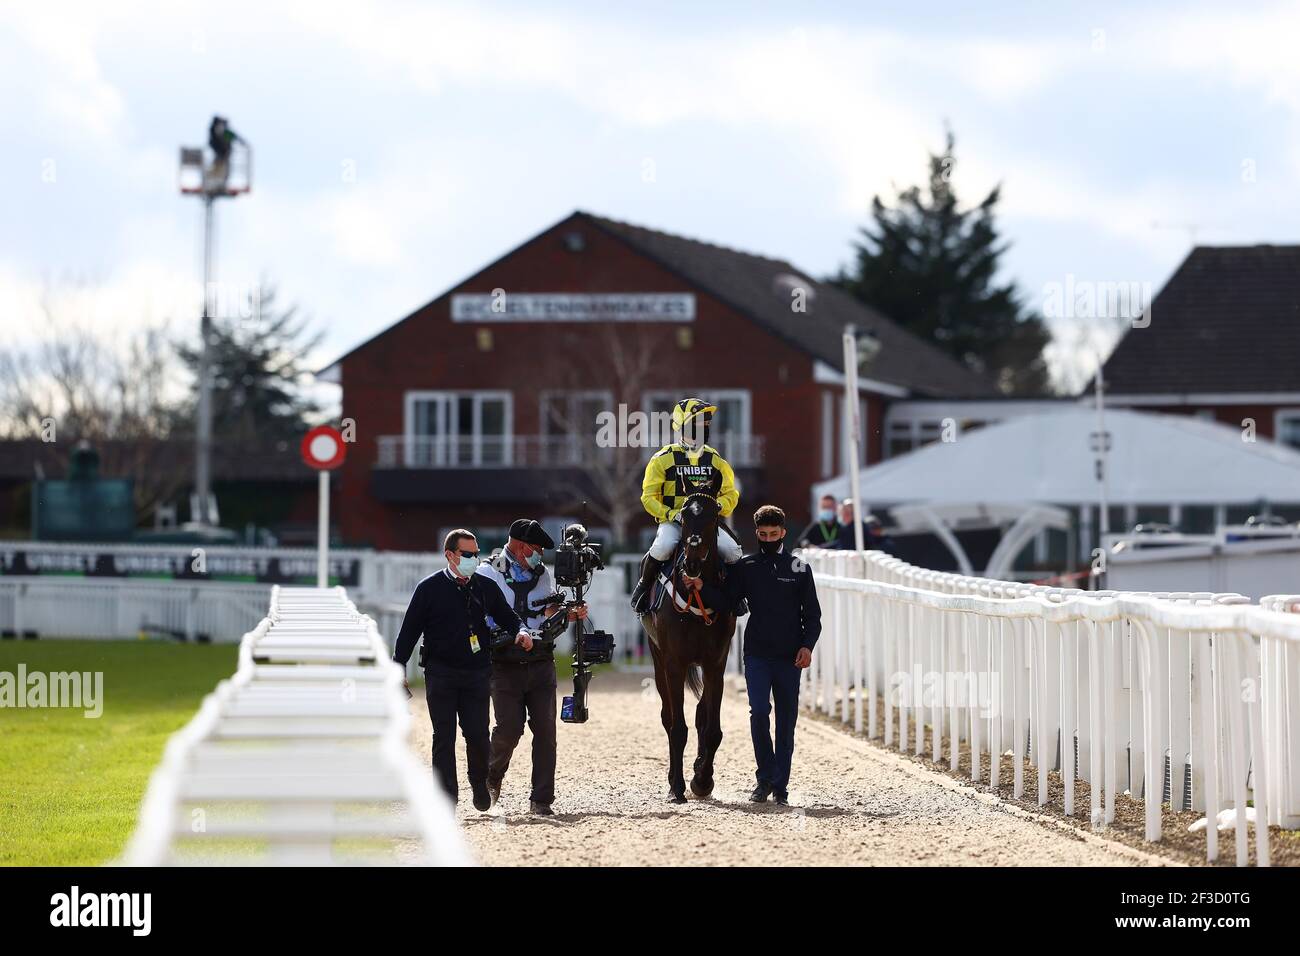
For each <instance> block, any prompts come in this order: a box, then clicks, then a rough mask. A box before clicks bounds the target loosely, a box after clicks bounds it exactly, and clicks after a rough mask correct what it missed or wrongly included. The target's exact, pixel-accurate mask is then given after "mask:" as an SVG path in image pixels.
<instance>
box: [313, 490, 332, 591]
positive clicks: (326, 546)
mask: <svg viewBox="0 0 1300 956" xmlns="http://www.w3.org/2000/svg"><path fill="white" fill-rule="evenodd" d="M318 474H319V475H320V478H319V479H318V482H319V483H318V485H317V495H318V497H319V498H320V503H319V507H318V509H317V511H318V514H319V521H318V522H317V525H316V587H318V588H323V587H328V586H329V555H330V473H329V472H328V471H326V470H325V469H324V468H322V469H321V470H320V471H319V472H318Z"/></svg>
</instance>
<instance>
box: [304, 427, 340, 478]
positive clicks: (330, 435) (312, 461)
mask: <svg viewBox="0 0 1300 956" xmlns="http://www.w3.org/2000/svg"><path fill="white" fill-rule="evenodd" d="M347 453H348V447H347V445H345V444H344V443H343V436H342V435H341V434H340V433H339V430H338V429H337V428H333V427H331V426H329V425H318V426H316V427H315V428H313V429H312V430H311V431H309V432H308V433H307V434H306V435H304V436H303V438H302V460H303V461H305V462H306V463H307V464H308V465H310V466H311V467H312V468H315V469H316V470H317V471H329V470H331V469H333V468H337V467H338V466H339V465H341V464H343V459H344V458H345V457H346V456H347Z"/></svg>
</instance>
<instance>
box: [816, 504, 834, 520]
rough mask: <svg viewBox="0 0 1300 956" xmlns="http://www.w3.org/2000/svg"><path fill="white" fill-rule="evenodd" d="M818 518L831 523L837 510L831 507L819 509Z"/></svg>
mask: <svg viewBox="0 0 1300 956" xmlns="http://www.w3.org/2000/svg"><path fill="white" fill-rule="evenodd" d="M817 518H818V520H819V521H821V522H822V523H823V524H830V523H831V522H832V521H834V520H835V511H834V510H833V509H830V508H828V509H826V510H825V511H819V512H817Z"/></svg>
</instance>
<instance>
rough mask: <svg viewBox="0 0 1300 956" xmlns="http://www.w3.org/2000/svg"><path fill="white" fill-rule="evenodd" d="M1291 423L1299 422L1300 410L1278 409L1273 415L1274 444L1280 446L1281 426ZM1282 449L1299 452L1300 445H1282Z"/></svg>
mask: <svg viewBox="0 0 1300 956" xmlns="http://www.w3.org/2000/svg"><path fill="white" fill-rule="evenodd" d="M1291 421H1300V408H1279V409H1278V410H1277V411H1275V412H1274V413H1273V441H1274V443H1275V444H1278V445H1282V424H1283V422H1291ZM1283 447H1284V448H1294V449H1296V451H1300V445H1283Z"/></svg>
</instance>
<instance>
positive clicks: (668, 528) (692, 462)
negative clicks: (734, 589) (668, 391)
mask: <svg viewBox="0 0 1300 956" xmlns="http://www.w3.org/2000/svg"><path fill="white" fill-rule="evenodd" d="M717 410H718V409H717V406H715V405H710V404H709V403H708V402H706V401H703V400H702V399H699V398H684V399H682V400H681V401H680V402H678V403H677V404H676V405H674V406H673V431H675V432H680V433H681V437H680V439H679V440H678V441H676V442H673V443H672V444H669V445H664V447H663V448H660V449H659V450H658V451H657V452H655V453H654V455H652V456H651V458H650V461H649V463H648V464H647V465H646V468H645V478H644V479H643V480H642V482H641V504H642V505H644V506H645V510H646V511H647V512H649V513H650V517H652V518H654V519H655V520H656V521H658V522H659V530H658V531H657V532H656V534H655V540H654V543H653V544H652V545H650V551H649V552H648V553H647V554H646V556H645V558H643V559H642V562H641V580H640V581H639V582H638V583H637V586H636V588H635V589H634V590H633V591H632V607H633V609H634V610H636V612H637V613H638V614H644V613H645V612H646V611H647V610H649V607H650V594H651V591H652V589H653V586H654V581H655V578H656V577H657V576H658V574H659V571H660V569H661V568H662V567H663V563H664V562H665V561H667V560H668V558H669V557H670V556H671V555H672V553H673V550H674V549H675V548H676V547H677V545H678V543H679V542H680V541H681V538H682V526H681V519H680V515H681V509H682V505H683V504H685V502H686V498H687V496H688V495H690V494H691V493H692V492H694V491H702V490H705V489H707V488H709V486H710V484H711V483H712V482H714V480H715V477H716V476H718V475H720V476H721V482H720V484H719V486H718V488H719V490H718V493H717V499H718V509H719V513H720V514H721V516H722V517H724V518H725V517H727V516H728V515H730V514H731V512H732V510H733V509H734V508H735V507H736V503H737V502H738V501H739V500H740V492H739V491H738V490H737V489H736V475H735V473H734V472H733V471H732V470H731V465H729V464H727V462H726V460H725V459H724V458H723V457H722V456H721V455H719V454H718V451H717V449H716V448H712V447H710V446H709V444H708V441H709V423H710V422H711V421H712V420H713V413H714V412H716V411H717ZM719 528H720V529H722V531H723V533H722V534H719V535H718V541H717V545H718V554H719V555H721V557H722V560H723V561H725V562H726V563H727V564H735V563H736V562H737V561H739V560H740V558H741V556H742V553H741V548H740V542H739V541H738V540H736V538H735V536H734V535H733V534H732V533H731V529H730V528H728V527H727V526H726V525H725V524H720V525H719Z"/></svg>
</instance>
